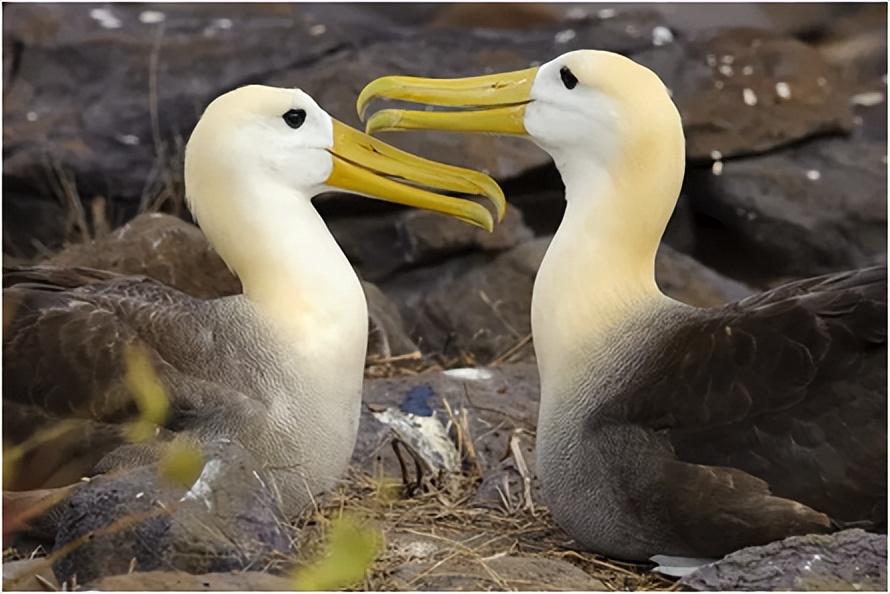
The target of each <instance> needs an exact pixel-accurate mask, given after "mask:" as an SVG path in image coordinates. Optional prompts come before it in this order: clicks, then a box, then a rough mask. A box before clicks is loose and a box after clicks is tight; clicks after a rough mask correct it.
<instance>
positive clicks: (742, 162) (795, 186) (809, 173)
mask: <svg viewBox="0 0 890 594" xmlns="http://www.w3.org/2000/svg"><path fill="white" fill-rule="evenodd" d="M885 160H886V145H882V144H878V143H869V142H858V141H850V140H846V139H841V138H833V139H820V140H813V141H811V142H808V143H805V144H802V145H799V146H795V147H793V148H788V149H786V150H783V151H781V152H777V153H773V154H769V155H764V156H760V157H752V158H747V159H739V160H730V161H727V162H725V163H724V165H723V169H722V172H721V174H720V175H714V174H713V173H712V171H711V170H710V169H707V170H704V169H690V171H689V173H688V181H687V188H688V189H689V193H690V197H691V198H692V205H693V208H694V209H695V210H696V211H697V212H699V213H702V214H704V215H707V216H708V217H710V218H712V219H715V220H716V221H719V222H720V223H721V224H722V225H723V226H724V227H725V229H726V230H728V231H729V232H730V233H732V237H733V238H734V240H733V243H732V248H733V249H732V250H725V249H724V250H716V249H710V250H703V251H701V252H697V254H699V255H700V256H701V258H702V259H703V260H704V261H705V263H707V264H709V265H711V266H714V267H715V268H717V269H718V270H719V269H725V268H728V269H732V270H734V272H735V274H737V275H742V276H751V277H760V278H764V277H776V276H778V275H791V276H809V275H816V274H820V273H825V272H831V271H835V270H839V269H846V268H856V267H861V266H866V265H868V264H871V263H875V262H878V261H881V258H883V257H884V254H885V253H886V244H887V177H886V169H887V165H886V163H885ZM853 180H855V181H853ZM724 236H728V234H726V235H724ZM721 251H722V252H723V253H721ZM730 251H731V252H732V254H730V255H736V256H737V259H736V260H735V261H733V262H724V261H721V260H722V259H723V258H724V257H725V255H726V254H727V252H730Z"/></svg>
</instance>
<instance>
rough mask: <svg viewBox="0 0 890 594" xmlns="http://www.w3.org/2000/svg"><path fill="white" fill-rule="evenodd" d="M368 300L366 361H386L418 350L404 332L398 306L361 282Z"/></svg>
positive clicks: (376, 289)
mask: <svg viewBox="0 0 890 594" xmlns="http://www.w3.org/2000/svg"><path fill="white" fill-rule="evenodd" d="M362 287H363V288H364V289H365V298H366V299H367V300H368V359H369V360H375V359H387V358H389V357H392V356H394V355H405V354H407V353H413V352H416V351H417V350H418V348H417V345H416V344H415V343H414V341H413V340H411V337H409V336H408V333H407V332H406V331H405V322H404V321H403V320H402V314H401V313H400V312H399V308H398V306H397V305H396V304H395V303H394V302H393V301H392V300H391V299H390V298H389V297H387V296H386V295H384V294H383V291H381V290H380V289H378V288H377V286H376V285H373V284H371V283H369V282H366V281H362Z"/></svg>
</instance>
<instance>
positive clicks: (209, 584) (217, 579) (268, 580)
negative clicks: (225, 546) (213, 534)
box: [86, 571, 294, 592]
mask: <svg viewBox="0 0 890 594" xmlns="http://www.w3.org/2000/svg"><path fill="white" fill-rule="evenodd" d="M86 588H88V589H91V590H100V591H101V590H108V591H119V592H140V591H146V590H148V591H159V590H164V591H191V592H198V591H207V592H231V591H248V592H281V591H290V590H293V589H294V586H293V583H292V581H291V580H289V579H287V578H283V577H279V576H277V575H271V574H268V573H262V572H259V571H246V572H236V571H232V572H228V573H204V574H201V575H193V574H190V573H184V572H178V571H144V572H143V571H137V572H135V573H131V574H127V575H115V576H109V577H104V578H100V579H98V580H95V581H93V582H91V583H89V584H87V585H86Z"/></svg>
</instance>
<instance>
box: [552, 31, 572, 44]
mask: <svg viewBox="0 0 890 594" xmlns="http://www.w3.org/2000/svg"><path fill="white" fill-rule="evenodd" d="M574 38H575V31H574V30H572V29H566V30H565V31H560V32H559V33H557V34H556V35H555V36H554V38H553V41H555V42H556V43H568V42H570V41H571V40H573V39H574Z"/></svg>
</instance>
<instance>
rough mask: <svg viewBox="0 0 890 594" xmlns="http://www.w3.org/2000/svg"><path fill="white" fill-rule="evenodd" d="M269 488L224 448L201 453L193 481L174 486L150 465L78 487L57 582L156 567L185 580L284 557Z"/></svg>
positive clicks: (251, 464) (286, 543)
mask: <svg viewBox="0 0 890 594" xmlns="http://www.w3.org/2000/svg"><path fill="white" fill-rule="evenodd" d="M273 489H274V486H273V483H271V481H270V478H269V476H268V474H267V473H266V471H265V470H264V469H263V468H262V466H261V465H259V464H257V462H256V461H255V460H254V459H253V457H252V456H251V455H250V454H248V453H247V452H246V451H245V450H243V449H242V448H240V447H239V446H237V445H235V444H233V443H223V442H219V443H217V444H215V445H212V446H210V447H208V449H207V450H206V452H205V459H204V466H203V469H202V471H201V475H200V476H199V478H198V479H197V480H196V481H195V482H194V483H193V484H192V485H191V486H190V487H186V486H180V485H177V484H175V483H174V482H172V481H170V480H167V479H164V478H163V477H160V476H159V475H158V469H157V468H156V466H155V465H151V466H141V467H137V468H132V469H127V470H120V471H116V472H112V473H109V474H106V475H103V476H101V477H99V478H97V479H94V480H93V481H92V482H90V483H89V484H86V485H84V486H82V487H81V488H79V489H78V490H77V491H76V492H75V493H74V494H73V495H72V496H71V497H70V498H69V499H68V501H67V502H65V503H63V504H62V505H64V506H65V510H64V513H63V515H62V517H61V520H60V524H59V531H58V534H57V536H56V544H55V549H54V550H56V551H63V550H66V547H67V548H70V549H71V550H70V551H69V552H67V554H64V556H62V557H60V558H59V559H58V560H57V561H56V562H55V564H54V567H53V569H54V571H55V574H56V576H57V577H58V578H59V581H61V582H66V581H68V580H71V579H76V580H77V583H79V584H84V583H88V582H91V581H93V580H95V579H97V578H100V577H107V576H110V575H117V574H123V573H128V572H130V571H134V570H135V571H151V570H155V569H158V568H166V569H176V570H180V571H186V572H189V573H207V572H219V571H231V570H240V569H246V568H253V569H259V568H262V567H263V566H264V565H265V564H266V563H268V562H270V561H271V560H273V559H275V558H276V556H278V558H281V556H282V555H286V554H288V553H289V552H290V543H291V540H290V535H289V533H288V530H289V528H288V526H287V525H286V524H285V519H284V517H283V516H282V514H281V511H280V508H279V506H278V503H277V502H278V500H277V495H276V493H275V492H274V491H273Z"/></svg>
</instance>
